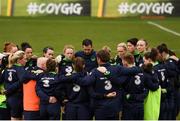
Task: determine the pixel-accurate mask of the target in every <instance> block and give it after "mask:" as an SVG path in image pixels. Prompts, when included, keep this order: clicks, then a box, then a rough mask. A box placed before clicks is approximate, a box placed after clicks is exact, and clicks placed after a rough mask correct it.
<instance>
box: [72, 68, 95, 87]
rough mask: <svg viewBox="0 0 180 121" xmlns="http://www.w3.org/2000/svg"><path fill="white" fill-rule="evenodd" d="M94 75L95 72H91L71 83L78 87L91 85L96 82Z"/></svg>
mask: <svg viewBox="0 0 180 121" xmlns="http://www.w3.org/2000/svg"><path fill="white" fill-rule="evenodd" d="M96 73H97V72H96V70H93V71H92V72H91V73H90V74H89V75H87V76H85V77H79V78H77V79H76V80H73V82H74V83H76V84H78V85H80V86H89V85H92V84H93V83H94V82H95V80H96Z"/></svg>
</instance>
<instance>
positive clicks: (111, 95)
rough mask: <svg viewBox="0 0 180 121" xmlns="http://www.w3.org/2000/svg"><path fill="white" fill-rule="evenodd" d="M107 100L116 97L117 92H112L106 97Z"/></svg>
mask: <svg viewBox="0 0 180 121" xmlns="http://www.w3.org/2000/svg"><path fill="white" fill-rule="evenodd" d="M106 97H107V98H113V97H116V92H110V93H108V94H107V95H106Z"/></svg>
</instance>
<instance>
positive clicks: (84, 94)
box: [65, 57, 91, 120]
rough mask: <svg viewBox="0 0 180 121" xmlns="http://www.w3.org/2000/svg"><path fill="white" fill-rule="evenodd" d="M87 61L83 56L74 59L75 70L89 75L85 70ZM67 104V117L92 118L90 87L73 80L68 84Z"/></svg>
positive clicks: (73, 118) (75, 118) (82, 75)
mask: <svg viewBox="0 0 180 121" xmlns="http://www.w3.org/2000/svg"><path fill="white" fill-rule="evenodd" d="M84 66H85V62H84V60H83V59H82V58H81V57H77V58H76V59H75V61H74V69H75V72H76V73H77V72H81V77H84V76H86V75H87V73H86V72H85V71H83V70H84ZM66 95H67V100H68V102H67V104H66V107H65V114H66V119H68V120H90V119H91V113H90V96H89V93H88V87H83V86H79V85H77V84H75V83H73V82H71V83H67V84H66Z"/></svg>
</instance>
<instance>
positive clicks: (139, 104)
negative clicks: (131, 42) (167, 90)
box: [112, 54, 159, 120]
mask: <svg viewBox="0 0 180 121" xmlns="http://www.w3.org/2000/svg"><path fill="white" fill-rule="evenodd" d="M122 62H123V65H124V66H125V67H128V68H130V67H133V66H134V57H133V55H131V54H126V55H125V56H124V57H123V60H122ZM120 78H121V77H120ZM112 81H116V83H117V82H121V81H119V80H118V79H113V78H112ZM122 87H123V89H124V93H125V94H124V98H123V99H124V101H123V102H124V103H123V113H122V119H123V120H143V119H144V99H145V97H146V96H147V93H148V90H147V89H151V90H156V89H158V87H159V85H158V83H153V80H152V78H148V76H147V74H145V72H144V73H143V72H141V73H137V74H131V75H128V76H127V79H126V80H125V81H124V82H123V83H122Z"/></svg>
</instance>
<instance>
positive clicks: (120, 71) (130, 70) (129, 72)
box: [117, 65, 142, 76]
mask: <svg viewBox="0 0 180 121" xmlns="http://www.w3.org/2000/svg"><path fill="white" fill-rule="evenodd" d="M117 71H118V74H119V75H120V76H121V75H127V76H128V75H134V74H137V73H141V72H142V70H141V68H140V67H135V66H134V67H131V68H126V67H123V66H120V65H119V66H117Z"/></svg>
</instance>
